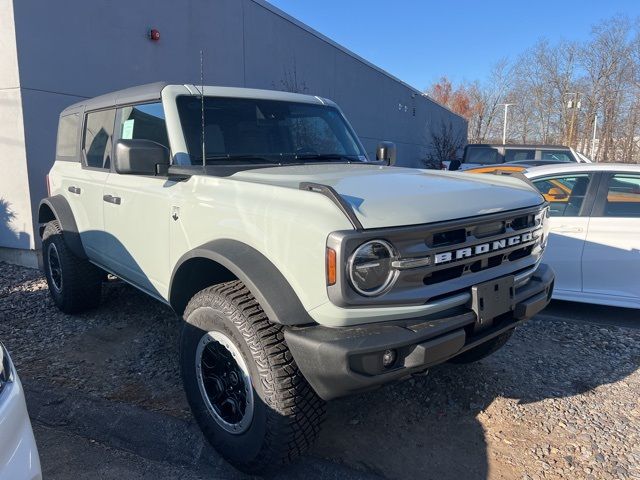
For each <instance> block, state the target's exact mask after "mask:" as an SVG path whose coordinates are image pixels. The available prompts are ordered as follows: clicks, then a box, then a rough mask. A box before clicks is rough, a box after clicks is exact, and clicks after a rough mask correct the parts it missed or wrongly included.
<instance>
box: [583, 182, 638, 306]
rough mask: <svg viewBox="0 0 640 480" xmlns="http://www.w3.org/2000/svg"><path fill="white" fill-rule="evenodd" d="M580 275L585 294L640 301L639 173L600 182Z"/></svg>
mask: <svg viewBox="0 0 640 480" xmlns="http://www.w3.org/2000/svg"><path fill="white" fill-rule="evenodd" d="M582 272H583V284H584V292H585V293H589V294H593V295H605V296H610V297H620V299H621V300H624V299H629V298H632V299H636V300H640V174H637V173H631V172H630V173H622V172H620V173H615V174H613V173H612V174H607V176H606V177H605V178H603V179H602V185H601V187H600V189H599V192H598V198H597V200H596V205H595V206H594V210H593V214H592V217H591V221H590V222H589V229H588V232H587V237H586V244H585V247H584V254H583V258H582Z"/></svg>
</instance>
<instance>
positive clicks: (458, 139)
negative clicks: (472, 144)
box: [423, 121, 465, 169]
mask: <svg viewBox="0 0 640 480" xmlns="http://www.w3.org/2000/svg"><path fill="white" fill-rule="evenodd" d="M430 135H431V141H430V144H429V146H430V148H431V151H430V152H429V154H428V155H427V158H426V159H424V160H423V164H424V166H425V167H427V168H436V169H439V168H440V165H442V162H444V161H448V160H454V159H455V158H457V157H458V153H459V151H460V150H461V149H462V148H463V147H464V145H465V138H464V134H463V133H462V132H461V131H460V129H459V128H454V126H453V124H452V123H451V122H448V123H445V122H444V121H443V122H442V123H441V124H440V128H439V129H438V130H437V131H431V133H430Z"/></svg>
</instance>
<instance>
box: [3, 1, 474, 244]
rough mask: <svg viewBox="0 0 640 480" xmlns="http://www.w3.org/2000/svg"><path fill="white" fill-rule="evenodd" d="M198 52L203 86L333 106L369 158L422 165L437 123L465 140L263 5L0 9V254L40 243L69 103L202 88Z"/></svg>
mask: <svg viewBox="0 0 640 480" xmlns="http://www.w3.org/2000/svg"><path fill="white" fill-rule="evenodd" d="M14 24H15V31H14V29H13V25H14ZM149 28H156V29H158V30H159V31H160V34H161V38H160V41H159V42H152V41H150V40H149V39H147V38H146V33H147V30H148V29H149ZM201 49H203V50H204V51H205V65H204V72H205V73H204V76H205V83H206V84H209V85H228V86H245V87H254V88H267V89H276V90H289V91H299V92H301V93H310V94H314V95H320V96H324V97H328V98H331V99H333V100H335V101H336V102H337V103H338V104H339V105H340V106H341V107H342V109H343V110H344V112H345V114H346V115H347V116H348V118H349V119H350V121H351V122H352V124H353V126H354V128H355V130H356V132H357V133H358V135H359V136H360V137H361V139H362V141H363V143H364V145H365V147H366V149H367V151H368V153H369V155H370V156H372V157H375V146H376V144H377V143H378V142H379V141H380V140H391V141H394V142H396V143H397V145H398V158H399V161H398V164H399V165H406V166H419V159H420V158H424V157H425V156H426V154H427V152H428V150H429V143H430V137H431V136H430V132H431V131H435V130H437V129H439V128H440V126H441V125H442V123H443V122H445V123H452V124H453V126H454V128H456V129H457V130H459V131H461V132H463V134H464V135H465V137H466V129H467V124H466V122H465V121H464V120H463V119H462V118H460V117H458V116H456V115H454V114H452V113H451V112H450V111H448V110H447V109H445V108H444V107H442V106H440V105H438V104H437V103H435V102H433V101H432V100H430V99H428V98H426V97H424V96H422V95H421V94H420V92H419V91H417V90H415V89H413V88H411V87H409V86H408V85H406V84H404V83H402V82H401V81H399V80H397V79H395V78H393V77H391V76H390V75H388V74H387V73H385V72H383V71H382V70H380V69H378V68H377V67H375V66H373V65H371V64H370V63H368V62H367V61H365V60H363V59H362V58H360V57H358V56H356V55H354V54H353V53H351V52H349V51H348V50H346V49H344V48H343V47H341V46H339V45H337V44H335V43H334V42H332V41H331V40H329V39H327V38H326V37H324V36H323V35H321V34H319V33H318V32H316V31H314V30H312V29H310V28H309V27H307V26H305V25H303V24H302V23H300V22H298V21H297V20H295V19H293V18H291V17H290V16H288V15H286V14H285V13H283V12H281V11H280V10H278V9H276V8H275V7H273V6H271V5H270V4H268V3H266V2H264V1H263V0H184V1H182V2H173V1H168V0H163V1H159V0H136V1H130V0H93V1H86V0H65V1H64V2H51V1H47V0H14V1H12V0H0V62H1V63H0V65H1V66H2V68H0V101H1V102H2V103H1V104H0V105H1V108H0V158H2V162H3V165H7V162H8V165H9V168H10V171H11V172H12V174H11V178H7V177H5V176H2V177H0V198H5V201H6V202H9V203H10V207H9V208H11V212H12V215H13V216H12V217H11V222H10V225H11V228H12V230H11V231H8V232H7V231H4V230H0V247H12V248H22V249H33V248H35V247H36V246H37V242H36V241H35V240H36V239H35V235H34V231H35V229H34V228H37V224H36V223H37V218H36V217H37V215H36V209H37V205H38V202H39V200H40V198H42V197H43V196H45V195H46V185H45V175H46V173H47V172H48V170H49V168H50V166H51V163H52V161H53V155H54V148H55V136H56V127H57V117H58V113H59V112H60V111H61V110H62V109H63V108H64V107H65V106H67V105H69V104H71V103H74V102H76V101H78V99H81V98H83V97H93V96H96V95H100V94H102V93H105V92H109V91H112V90H117V89H120V88H126V87H129V86H132V85H137V84H142V83H148V82H154V81H158V80H165V81H169V82H175V83H196V84H198V83H199V82H200V60H199V52H200V50H201ZM5 65H6V66H7V68H5ZM7 88H9V89H7ZM7 127H9V128H7ZM0 208H2V207H1V204H0ZM0 212H1V210H0Z"/></svg>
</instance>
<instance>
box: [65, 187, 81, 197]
mask: <svg viewBox="0 0 640 480" xmlns="http://www.w3.org/2000/svg"><path fill="white" fill-rule="evenodd" d="M67 190H69V191H70V192H71V193H75V194H76V195H80V194H81V193H82V189H81V188H80V187H76V186H73V185H71V186H70V187H69V188H67Z"/></svg>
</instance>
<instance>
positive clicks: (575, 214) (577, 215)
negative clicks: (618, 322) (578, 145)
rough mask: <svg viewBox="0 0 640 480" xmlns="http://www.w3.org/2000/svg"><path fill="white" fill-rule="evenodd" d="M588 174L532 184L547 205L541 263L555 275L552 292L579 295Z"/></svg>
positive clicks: (557, 177) (585, 226) (590, 177)
mask: <svg viewBox="0 0 640 480" xmlns="http://www.w3.org/2000/svg"><path fill="white" fill-rule="evenodd" d="M591 183H592V174H588V173H581V174H573V173H571V174H562V175H554V176H550V177H544V178H538V179H534V180H533V184H534V185H535V186H536V188H537V189H538V190H540V192H541V193H542V194H543V195H544V197H545V199H546V200H547V201H548V202H549V205H550V212H549V213H550V218H549V225H550V232H549V242H548V245H547V248H546V250H545V252H544V261H545V263H548V264H549V265H551V266H552V268H553V269H554V271H555V273H556V283H555V288H556V290H557V291H558V293H562V291H566V292H570V293H576V292H581V291H582V268H581V261H582V251H583V249H584V242H585V239H586V236H587V228H588V226H589V217H588V213H589V212H588V211H587V210H590V205H588V204H587V203H588V202H586V201H585V199H587V198H588V197H587V193H588V192H589V191H590V190H591Z"/></svg>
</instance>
